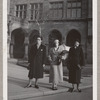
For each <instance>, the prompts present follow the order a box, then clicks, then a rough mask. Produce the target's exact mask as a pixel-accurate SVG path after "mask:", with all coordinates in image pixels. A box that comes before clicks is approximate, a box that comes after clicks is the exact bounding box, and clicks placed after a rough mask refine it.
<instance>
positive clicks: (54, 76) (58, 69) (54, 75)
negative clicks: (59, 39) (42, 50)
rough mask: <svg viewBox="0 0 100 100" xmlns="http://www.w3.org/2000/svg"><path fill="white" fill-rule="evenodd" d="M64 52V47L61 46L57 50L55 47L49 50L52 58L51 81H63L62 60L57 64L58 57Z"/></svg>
mask: <svg viewBox="0 0 100 100" xmlns="http://www.w3.org/2000/svg"><path fill="white" fill-rule="evenodd" d="M61 52H62V49H61V48H60V47H59V48H58V49H57V50H55V49H54V48H51V49H50V52H49V60H50V66H51V67H50V77H49V82H50V83H56V84H57V83H59V82H63V67H62V62H61V63H60V64H59V65H57V62H56V61H57V57H58V56H59V54H60V53H61Z"/></svg>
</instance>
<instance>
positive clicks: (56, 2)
mask: <svg viewBox="0 0 100 100" xmlns="http://www.w3.org/2000/svg"><path fill="white" fill-rule="evenodd" d="M60 3H61V4H62V7H60V8H59V7H58V5H57V4H60ZM52 4H56V6H57V7H56V8H52V7H51V8H50V9H49V14H51V13H53V14H52V15H53V17H51V16H50V15H49V19H52V20H55V19H63V17H64V16H63V12H64V11H63V10H64V8H63V6H64V2H63V1H53V2H49V5H50V6H51V5H52ZM60 10H61V11H62V16H61V18H57V16H56V17H55V16H54V12H55V11H56V12H57V15H59V11H60Z"/></svg>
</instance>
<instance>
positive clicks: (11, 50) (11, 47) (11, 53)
mask: <svg viewBox="0 0 100 100" xmlns="http://www.w3.org/2000/svg"><path fill="white" fill-rule="evenodd" d="M9 51H10V58H13V57H14V56H13V51H14V38H12V40H11V42H10V49H9Z"/></svg>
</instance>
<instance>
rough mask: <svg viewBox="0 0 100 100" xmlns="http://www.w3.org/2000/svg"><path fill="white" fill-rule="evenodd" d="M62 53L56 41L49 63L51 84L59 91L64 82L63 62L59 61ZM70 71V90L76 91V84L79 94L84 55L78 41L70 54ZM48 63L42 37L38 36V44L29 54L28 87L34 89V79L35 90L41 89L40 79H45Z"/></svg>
mask: <svg viewBox="0 0 100 100" xmlns="http://www.w3.org/2000/svg"><path fill="white" fill-rule="evenodd" d="M61 52H62V48H60V46H59V40H58V39H55V40H54V47H52V48H51V49H50V51H49V61H50V77H49V82H50V83H52V89H53V90H57V85H58V83H59V82H63V67H62V60H61V59H59V55H60V54H61ZM67 60H68V62H67V63H68V64H67V65H68V70H69V83H71V84H72V88H71V89H70V90H69V91H71V92H73V91H74V89H75V86H74V85H75V84H76V85H77V90H78V92H81V90H80V89H79V84H80V79H81V69H82V66H84V55H83V50H82V47H81V46H80V43H79V41H78V40H76V41H75V45H74V47H71V48H70V50H69V54H68V58H67ZM45 61H46V47H45V46H44V45H43V44H42V37H41V36H38V37H37V40H36V44H35V45H33V46H32V47H31V49H30V52H29V63H30V68H29V74H28V77H29V83H28V85H27V86H26V87H32V79H33V78H35V88H39V86H38V79H39V78H43V67H44V66H45Z"/></svg>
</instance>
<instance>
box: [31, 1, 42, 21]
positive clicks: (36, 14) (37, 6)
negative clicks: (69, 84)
mask: <svg viewBox="0 0 100 100" xmlns="http://www.w3.org/2000/svg"><path fill="white" fill-rule="evenodd" d="M42 13H43V4H42V3H34V4H31V17H30V19H31V20H41V19H42Z"/></svg>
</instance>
